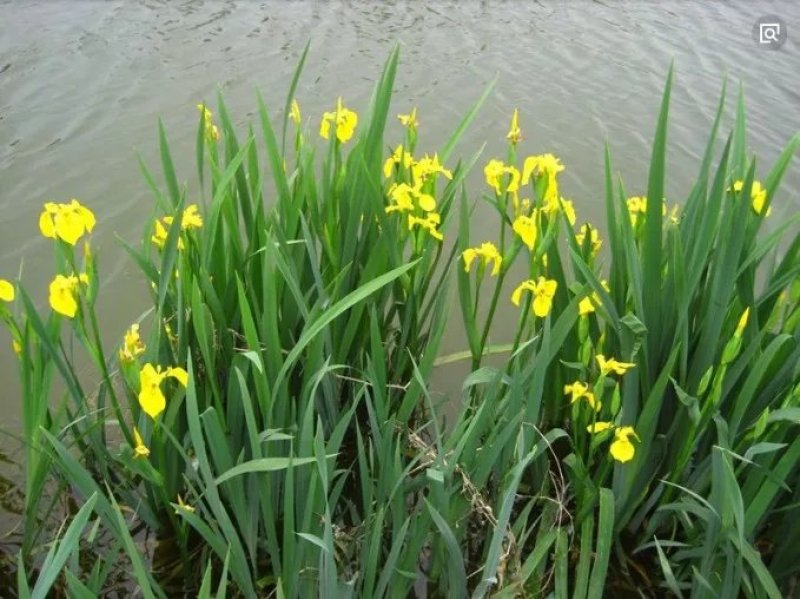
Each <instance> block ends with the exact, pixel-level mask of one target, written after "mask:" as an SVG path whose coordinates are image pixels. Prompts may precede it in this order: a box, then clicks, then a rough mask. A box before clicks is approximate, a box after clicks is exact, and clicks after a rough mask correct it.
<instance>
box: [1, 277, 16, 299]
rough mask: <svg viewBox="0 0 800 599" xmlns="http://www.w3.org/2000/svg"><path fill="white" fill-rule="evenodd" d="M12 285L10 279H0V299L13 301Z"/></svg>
mask: <svg viewBox="0 0 800 599" xmlns="http://www.w3.org/2000/svg"><path fill="white" fill-rule="evenodd" d="M14 295H15V294H14V285H13V283H11V282H10V281H6V280H5V279H0V301H3V302H13V301H14Z"/></svg>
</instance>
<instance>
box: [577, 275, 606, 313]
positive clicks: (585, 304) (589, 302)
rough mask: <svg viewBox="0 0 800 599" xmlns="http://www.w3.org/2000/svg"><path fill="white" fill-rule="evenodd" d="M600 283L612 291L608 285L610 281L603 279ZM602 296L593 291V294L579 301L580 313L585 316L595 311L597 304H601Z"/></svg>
mask: <svg viewBox="0 0 800 599" xmlns="http://www.w3.org/2000/svg"><path fill="white" fill-rule="evenodd" d="M600 284H601V285H602V286H603V289H605V290H606V291H611V289H609V287H608V281H606V280H605V279H603V280H602V281H600ZM600 301H601V300H600V296H599V295H598V294H597V293H592V294H591V295H587V296H586V297H585V298H583V299H582V300H581V301H580V302H578V314H580V315H581V316H585V315H586V314H590V313H592V312H594V311H595V306H599V305H600Z"/></svg>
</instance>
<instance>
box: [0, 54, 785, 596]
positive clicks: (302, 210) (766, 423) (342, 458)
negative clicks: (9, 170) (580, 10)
mask: <svg viewBox="0 0 800 599" xmlns="http://www.w3.org/2000/svg"><path fill="white" fill-rule="evenodd" d="M305 57H306V54H305V53H304V54H303V57H302V59H301V61H300V64H299V66H298V69H297V71H296V73H295V76H294V78H293V80H292V84H291V86H290V89H289V94H288V95H287V100H286V103H285V106H284V110H283V118H282V122H281V123H279V124H280V127H279V129H277V130H276V127H275V125H274V123H273V120H272V119H271V118H270V113H269V110H268V109H267V107H266V106H265V105H264V102H263V101H262V100H261V98H260V96H259V98H258V108H259V111H258V112H259V126H260V130H259V131H258V135H259V136H260V137H261V140H262V141H263V146H264V147H265V148H266V157H265V160H262V158H261V157H260V156H259V151H258V149H257V145H256V143H255V139H256V130H254V129H253V128H252V127H248V128H247V130H246V133H245V135H244V137H243V138H242V137H240V135H241V132H237V131H236V130H235V128H234V127H233V125H232V122H231V118H230V115H229V114H228V110H227V107H226V105H225V102H224V100H223V98H222V96H221V95H219V96H218V97H217V100H216V108H215V110H212V108H211V107H210V106H209V105H208V104H206V102H201V103H200V104H199V105H198V110H199V112H200V116H199V122H198V128H197V138H196V162H197V179H198V183H199V188H198V189H199V190H201V191H199V192H198V193H196V194H194V193H193V195H192V196H191V197H187V196H188V195H189V192H188V191H187V187H186V185H182V184H181V183H180V180H179V178H178V175H177V174H176V172H175V169H174V167H173V159H172V155H171V152H170V147H169V143H168V141H167V135H166V131H165V129H164V127H163V125H162V124H161V123H159V147H160V155H161V171H162V176H163V182H162V183H161V184H159V182H158V180H157V177H156V176H155V175H154V174H153V173H152V172H151V170H150V169H148V168H147V167H146V166H145V165H144V164H143V163H142V164H141V167H142V171H143V173H144V176H145V179H146V181H147V183H148V185H149V187H150V190H151V192H152V194H153V197H154V201H155V206H156V209H155V213H154V216H153V220H152V223H151V225H149V226H148V227H147V230H146V232H145V233H144V235H143V237H142V240H141V242H140V244H139V245H138V247H134V246H132V245H128V244H125V248H126V251H127V252H128V254H129V255H130V257H131V259H132V260H133V261H134V262H135V263H136V264H137V265H138V267H139V268H140V270H141V272H142V276H143V281H144V284H145V285H148V286H149V288H150V289H151V291H152V295H151V300H152V305H151V306H150V307H149V308H148V309H147V310H146V311H144V312H143V314H142V317H141V318H140V319H139V320H138V321H137V322H135V323H132V324H131V326H130V328H129V329H128V330H127V331H120V335H119V344H118V346H117V347H115V348H114V349H113V351H109V350H108V349H107V348H105V347H104V346H103V344H102V341H101V340H102V338H103V335H101V334H100V333H101V326H100V322H99V319H98V317H97V315H96V311H95V301H96V298H97V294H98V293H100V292H101V285H100V280H101V276H102V275H101V272H100V269H99V268H98V266H97V260H96V257H95V255H94V254H93V250H92V247H91V243H90V241H89V240H88V238H89V237H90V236H91V234H92V232H93V230H94V229H95V227H102V226H103V224H102V222H99V223H96V222H95V218H94V216H93V214H92V212H91V210H90V208H89V207H87V206H84V204H83V203H82V202H79V201H77V200H72V201H71V202H70V203H65V204H56V203H48V204H46V205H45V208H44V211H43V213H42V218H41V220H40V228H41V232H42V234H43V235H45V236H46V237H47V238H50V239H52V243H53V246H54V251H55V253H56V256H57V258H58V260H57V269H56V271H55V272H54V274H53V277H54V278H53V283H52V284H51V287H50V295H49V298H48V300H49V301H48V304H49V309H48V310H47V312H46V314H45V315H44V316H42V313H41V311H40V310H39V309H37V306H39V305H42V304H43V303H44V302H43V300H41V301H39V300H37V299H35V298H32V297H30V295H29V294H28V292H27V291H26V290H25V286H24V285H23V284H22V282H19V281H15V282H10V281H6V280H3V281H0V316H2V318H3V320H4V321H5V322H6V324H7V325H8V327H9V330H10V331H11V334H12V338H13V342H14V344H15V348H16V349H17V350H18V358H19V362H20V377H21V380H22V388H23V398H22V407H23V433H24V435H25V438H26V441H27V449H26V507H25V526H24V531H25V533H24V537H23V541H22V546H21V549H20V554H19V564H20V567H19V576H18V580H19V593H20V594H21V595H23V596H44V594H46V593H47V591H48V590H49V589H51V588H52V587H53V585H55V584H60V585H62V586H64V587H65V588H66V589H67V590H68V591H69V592H70V593H71V594H73V595H75V596H94V595H96V594H100V593H102V592H105V591H107V590H109V588H110V587H111V586H112V584H118V581H117V576H118V573H119V570H120V567H121V565H122V564H125V563H126V562H128V563H129V566H125V567H124V569H125V571H126V572H128V576H129V579H128V580H127V584H128V585H136V586H138V587H139V589H140V590H141V593H142V594H143V595H144V596H146V597H154V596H165V595H169V594H176V593H187V592H188V593H199V595H200V596H202V597H210V596H211V594H212V592H213V587H216V588H217V592H216V596H224V595H225V594H226V593H228V592H230V593H232V594H235V595H244V596H248V597H254V596H262V595H276V596H282V597H306V596H313V595H324V596H326V597H334V596H337V597H338V596H363V597H382V596H389V595H390V596H398V597H406V596H410V595H412V594H413V593H414V590H415V589H419V588H420V587H422V586H424V587H425V588H426V589H427V592H428V593H430V594H431V596H456V597H460V596H466V595H468V594H472V595H473V596H476V597H481V596H486V595H488V594H492V595H493V596H497V597H506V596H539V595H543V596H544V595H548V594H550V593H551V592H552V593H554V595H555V596H556V597H567V596H573V597H598V596H601V595H602V594H603V593H604V592H609V593H610V592H623V591H625V590H633V589H638V590H641V591H642V592H645V593H651V594H656V593H658V592H663V591H664V590H669V591H671V592H672V593H674V594H676V595H678V596H682V595H684V594H688V595H690V596H697V597H703V596H718V595H719V596H737V595H738V594H745V595H747V596H755V597H779V596H780V595H781V590H780V589H781V585H787V584H788V583H789V582H790V580H791V578H792V576H794V575H795V574H796V572H797V564H798V563H800V562H798V559H797V557H798V550H797V549H796V548H795V547H794V546H793V544H792V538H793V535H794V534H796V533H800V530H798V526H800V525H798V524H797V523H798V521H800V520H798V518H797V516H798V505H800V503H798V496H797V493H798V491H797V489H798V485H797V482H798V476H800V440H799V439H798V436H797V433H796V431H797V429H796V427H797V426H798V424H800V418H799V417H798V413H800V406H798V402H799V401H800V359H799V358H800V283H799V282H798V277H799V276H800V232H798V231H797V229H798V223H799V222H800V216H797V215H795V216H793V217H790V218H787V219H785V221H784V222H783V223H781V224H780V225H779V226H777V228H776V229H775V230H774V231H772V232H769V233H768V234H766V235H759V230H760V229H761V228H762V225H763V223H764V221H765V219H767V218H770V210H771V208H772V207H773V206H776V201H777V198H779V194H778V188H779V184H780V181H781V179H782V177H783V175H784V173H785V171H786V169H787V168H788V165H789V163H790V159H791V157H792V155H793V154H794V152H795V150H796V149H797V146H798V144H800V137H798V136H795V137H794V138H792V139H791V141H790V142H789V144H788V146H787V148H786V149H785V150H784V152H783V153H782V154H781V156H780V158H779V159H778V161H777V163H776V165H775V166H774V167H773V168H772V169H771V170H770V171H769V172H768V173H767V174H766V176H765V177H764V178H763V182H762V180H759V179H757V176H756V173H757V165H756V162H755V159H754V158H748V157H747V155H746V150H745V148H746V143H745V142H746V139H745V121H744V106H743V100H742V97H741V94H740V96H739V101H738V105H737V115H736V120H735V123H734V126H733V131H732V133H731V134H730V135H729V136H728V137H727V140H726V142H725V144H724V148H723V150H722V152H721V155H719V158H718V159H716V160H715V156H717V150H716V142H717V138H718V135H719V129H720V127H721V123H722V115H723V108H724V103H725V96H726V93H725V89H724V88H723V93H722V97H721V100H720V103H719V108H718V110H717V114H716V118H715V120H714V123H713V126H712V131H711V135H710V137H709V142H708V145H707V148H706V149H705V152H704V154H703V159H702V162H701V164H700V165H699V167H700V168H699V173H698V177H697V181H696V183H695V185H694V187H693V188H692V189H691V190H690V192H689V193H688V195H687V197H686V198H681V201H680V202H677V203H676V204H675V205H676V207H675V208H673V209H669V208H668V207H667V205H666V202H665V201H663V200H662V201H659V200H658V199H659V198H664V186H665V178H666V166H665V165H666V159H665V154H666V147H667V143H666V134H667V122H668V110H669V98H670V90H671V85H672V73H671V72H670V74H669V76H668V79H667V85H666V89H665V93H664V97H663V101H662V106H661V112H660V115H659V119H658V124H657V128H656V134H655V138H654V142H653V153H652V162H651V168H650V174H649V182H648V187H647V190H643V191H642V193H644V194H645V195H640V196H635V197H629V196H628V194H627V192H626V190H625V188H624V186H623V183H622V180H621V178H619V179H616V180H615V177H614V174H613V167H612V162H611V151H610V148H608V147H607V148H606V151H605V206H606V223H605V225H604V226H603V227H600V226H595V225H594V224H591V223H585V222H582V221H581V220H580V219H579V215H578V213H577V210H576V208H575V206H574V205H573V203H572V202H571V201H570V200H568V199H566V198H564V197H563V196H562V194H561V188H560V184H559V177H560V173H561V172H562V171H563V170H564V169H565V168H568V167H569V165H564V164H562V163H561V161H560V159H559V158H558V157H556V156H554V155H553V154H551V153H548V152H546V148H542V149H539V150H538V152H539V153H533V154H530V155H528V156H526V157H524V158H523V157H522V150H523V147H524V145H525V144H524V140H523V137H522V132H523V127H524V116H525V115H524V114H520V113H519V111H517V110H515V111H514V112H513V114H512V116H511V123H510V126H509V130H508V132H507V134H506V139H507V141H508V150H507V155H506V156H504V157H503V158H502V159H501V158H497V157H494V158H490V159H488V160H486V161H485V166H484V169H483V173H484V177H485V182H486V188H485V189H484V190H481V191H482V193H478V194H477V195H479V197H478V201H482V202H486V203H488V205H490V206H491V207H492V208H493V209H494V210H495V211H496V213H497V216H498V219H497V224H498V230H497V236H496V237H495V238H493V239H480V240H477V241H476V240H473V239H471V228H470V214H471V209H472V207H473V205H474V200H470V198H471V197H475V195H476V190H472V189H469V188H468V187H467V186H466V184H465V177H466V175H467V173H468V172H469V171H470V170H471V169H472V168H474V167H475V165H476V164H477V161H478V159H479V156H478V155H476V156H474V157H472V158H471V159H470V160H469V161H467V162H456V161H454V160H453V150H454V147H455V145H456V142H457V141H458V139H459V137H460V135H461V133H462V132H463V131H464V130H465V129H466V128H467V127H468V126H469V124H470V122H471V121H472V120H473V119H474V118H475V116H476V114H477V112H478V109H479V107H480V105H481V104H482V103H483V101H484V100H485V98H486V97H487V94H488V93H489V91H490V90H487V91H486V93H485V94H484V95H483V96H482V97H481V98H480V99H479V100H478V102H477V103H476V105H475V106H474V108H473V109H472V110H471V111H470V112H469V114H468V115H467V116H466V117H465V118H464V120H463V121H462V123H461V124H460V125H459V126H458V127H457V129H456V132H455V133H454V135H453V136H452V137H451V138H450V139H449V140H447V141H446V142H445V143H444V145H443V146H442V147H440V148H439V149H438V151H437V150H435V149H433V148H429V149H427V151H424V150H420V149H419V145H420V142H421V140H422V139H423V137H424V136H423V135H422V134H423V133H424V115H422V116H419V117H418V115H417V110H416V108H413V107H412V108H411V109H410V110H409V111H408V112H407V113H405V114H400V115H399V121H400V125H401V127H402V131H403V139H402V140H392V143H387V142H388V141H389V140H387V139H386V138H385V137H386V133H387V131H389V130H391V128H390V127H389V119H390V110H389V107H390V101H391V99H392V85H393V82H394V76H395V72H396V68H397V62H398V53H397V51H395V52H393V53H392V54H391V56H390V57H389V59H388V61H387V63H386V66H385V68H384V71H383V73H382V75H381V77H380V79H379V80H378V83H377V85H376V89H375V93H374V95H373V97H372V101H371V105H370V107H369V109H368V110H366V111H365V112H363V113H361V114H359V113H358V112H357V111H356V110H354V109H353V108H351V107H347V105H346V103H345V101H344V99H343V98H339V99H338V101H337V102H336V106H335V109H334V110H333V111H331V112H325V113H324V114H323V115H322V117H321V119H320V120H319V121H318V122H317V121H316V120H314V121H312V122H310V123H309V122H308V121H304V119H303V115H302V112H301V104H300V100H301V99H298V98H296V97H295V92H296V89H297V81H298V79H299V76H300V72H301V70H302V66H303V63H304V61H305ZM287 145H288V148H287ZM318 148H321V150H320V149H318ZM648 200H649V201H648ZM677 206H680V207H677ZM601 231H604V234H601ZM787 236H788V237H789V243H788V245H787V246H780V245H779V244H780V242H781V240H783V239H786V238H787ZM82 239H86V240H85V241H84V245H83V247H82V248H80V247H79V245H78V244H79V242H80V241H81V240H82ZM602 248H606V250H607V252H606V253H603V252H602ZM779 249H780V251H779ZM520 273H522V274H520ZM453 277H455V278H456V288H457V293H455V294H453V295H451V294H450V293H449V285H450V282H451V281H452V278H453ZM487 295H488V301H487ZM453 301H457V302H458V304H459V306H460V311H461V319H460V321H461V324H462V325H463V327H464V330H465V332H466V337H467V340H468V349H467V351H466V352H461V353H459V354H456V355H451V356H441V355H439V342H440V339H441V336H442V333H443V331H444V328H445V326H446V325H447V324H449V325H451V326H453V325H454V324H456V323H457V319H449V318H448V317H449V311H450V306H451V303H452V302H453ZM500 311H502V312H505V313H510V314H513V315H515V317H516V318H517V319H518V324H517V326H516V328H515V331H514V335H513V339H510V340H508V341H509V343H507V344H493V343H490V341H491V340H492V339H491V337H492V331H493V330H494V329H495V327H493V323H494V320H495V318H496V316H497V315H498V313H499V312H500ZM75 342H77V345H78V346H79V347H81V348H83V350H84V351H85V352H86V354H87V355H88V357H89V358H90V360H91V361H92V362H93V364H94V365H95V367H96V373H97V376H96V379H95V380H94V381H93V382H95V383H96V384H97V386H96V387H95V388H93V389H87V388H86V386H85V383H84V382H83V381H82V378H81V377H79V376H78V375H77V373H76V368H75V356H74V355H72V353H71V351H68V349H67V348H68V347H72V345H73V343H75ZM489 355H491V356H493V359H492V365H487V364H486V362H487V360H486V358H487V356H489ZM459 359H466V360H470V361H471V366H472V368H471V372H470V374H469V375H468V376H467V378H466V379H465V380H464V383H463V391H462V394H461V396H460V397H459V398H453V401H455V402H457V405H458V409H457V410H456V414H455V417H454V418H453V421H452V422H445V421H444V419H443V417H442V412H441V410H440V406H438V405H437V404H436V403H435V402H434V399H433V397H432V395H431V393H430V391H429V388H428V381H429V380H430V377H431V373H432V371H433V369H434V368H435V367H436V366H437V365H441V364H445V363H449V362H452V361H454V360H459ZM56 378H58V379H59V381H60V383H61V385H63V394H62V391H60V390H59V391H57V390H56V389H57V387H56V385H55V379H56ZM48 485H49V486H48ZM45 489H48V490H49V493H45V492H44V491H45ZM62 494H65V495H68V496H72V497H77V498H79V499H80V500H82V501H83V500H85V504H84V505H83V506H82V507H81V508H80V509H78V510H75V512H74V513H72V514H65V516H71V518H72V522H71V524H70V525H69V526H68V528H67V529H66V531H65V532H64V534H62V535H58V536H57V540H56V541H55V542H54V543H53V544H52V545H50V548H49V550H48V552H47V554H46V555H45V556H44V557H41V556H40V550H39V548H40V547H41V546H42V544H43V543H44V541H45V535H49V531H48V530H47V528H46V526H45V524H43V521H42V519H41V514H42V512H43V511H46V507H48V506H45V505H43V504H42V502H43V501H45V499H48V498H49V497H50V495H55V499H54V500H53V501H54V504H55V501H57V500H58V498H59V497H60V496H61V495H62ZM92 517H94V518H95V522H94V524H93V525H92V526H91V527H89V526H88V525H89V522H90V518H92ZM87 527H88V528H89V532H88V534H87V533H85V532H84V531H85V529H86V528H87ZM148 535H155V537H156V538H157V543H156V544H155V547H154V548H153V546H152V544H146V543H144V541H145V538H146V537H147V536H148ZM81 554H83V555H86V554H89V555H92V557H93V560H92V562H91V563H90V564H89V565H86V563H85V562H82V561H81V560H80V559H79V558H80V555H81ZM31 588H32V589H33V590H32V591H31V590H30V589H31Z"/></svg>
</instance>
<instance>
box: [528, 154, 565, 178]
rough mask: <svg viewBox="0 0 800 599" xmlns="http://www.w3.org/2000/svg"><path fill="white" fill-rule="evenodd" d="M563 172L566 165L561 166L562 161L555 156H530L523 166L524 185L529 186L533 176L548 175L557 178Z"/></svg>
mask: <svg viewBox="0 0 800 599" xmlns="http://www.w3.org/2000/svg"><path fill="white" fill-rule="evenodd" d="M563 170H564V165H563V164H561V160H559V159H558V157H556V156H554V155H553V154H540V155H538V156H528V157H527V158H526V159H525V162H523V164H522V184H523V185H527V184H528V182H529V181H530V180H531V175H534V174H546V175H548V176H549V177H552V178H555V176H556V175H557V174H558V173H560V172H561V171H563Z"/></svg>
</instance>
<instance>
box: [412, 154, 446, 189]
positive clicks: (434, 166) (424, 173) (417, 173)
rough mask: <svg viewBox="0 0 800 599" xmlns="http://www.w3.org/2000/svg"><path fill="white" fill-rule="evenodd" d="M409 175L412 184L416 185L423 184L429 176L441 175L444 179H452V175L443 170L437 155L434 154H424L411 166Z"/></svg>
mask: <svg viewBox="0 0 800 599" xmlns="http://www.w3.org/2000/svg"><path fill="white" fill-rule="evenodd" d="M411 174H412V175H413V176H414V182H415V183H417V184H421V183H424V182H425V181H427V179H428V177H430V176H431V175H437V174H439V175H442V176H443V177H444V178H445V179H452V178H453V173H452V172H450V171H449V170H447V169H446V168H444V166H443V165H442V164H441V163H440V162H439V154H438V153H435V154H434V155H433V156H429V155H428V154H425V155H424V156H423V157H422V158H420V159H419V160H417V161H416V162H414V163H413V164H412V165H411Z"/></svg>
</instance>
